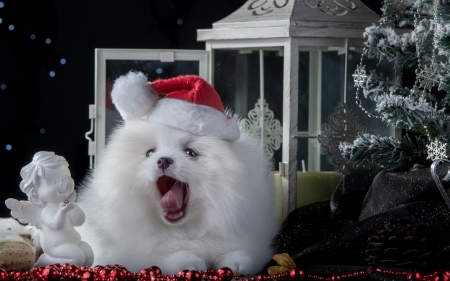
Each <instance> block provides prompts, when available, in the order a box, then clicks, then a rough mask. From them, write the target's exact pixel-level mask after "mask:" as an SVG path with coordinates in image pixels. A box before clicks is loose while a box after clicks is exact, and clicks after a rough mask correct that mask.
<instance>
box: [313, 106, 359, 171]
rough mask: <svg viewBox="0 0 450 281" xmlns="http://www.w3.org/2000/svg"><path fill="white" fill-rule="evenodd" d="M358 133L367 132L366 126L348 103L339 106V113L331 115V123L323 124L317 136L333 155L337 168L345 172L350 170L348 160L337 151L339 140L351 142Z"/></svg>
mask: <svg viewBox="0 0 450 281" xmlns="http://www.w3.org/2000/svg"><path fill="white" fill-rule="evenodd" d="M358 133H367V126H366V125H365V124H363V123H361V122H360V121H359V117H358V115H356V114H355V113H354V112H353V110H352V108H351V107H350V104H349V103H344V104H343V105H342V106H341V107H339V113H337V114H335V115H333V116H332V120H331V123H327V124H325V126H324V128H323V130H322V134H320V135H319V136H318V140H319V142H320V143H321V144H322V146H323V147H326V148H327V150H328V154H330V155H331V156H332V157H333V162H334V163H335V164H336V165H338V166H339V170H340V171H341V172H342V173H344V174H347V173H348V172H349V171H350V165H349V163H348V161H347V160H346V159H345V158H344V157H343V156H342V154H341V152H340V151H339V143H340V142H341V141H348V142H353V141H354V140H355V139H356V138H357V137H358Z"/></svg>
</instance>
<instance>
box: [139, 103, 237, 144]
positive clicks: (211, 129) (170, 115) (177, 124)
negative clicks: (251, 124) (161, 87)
mask: <svg viewBox="0 0 450 281" xmlns="http://www.w3.org/2000/svg"><path fill="white" fill-rule="evenodd" d="M148 121H149V122H158V123H162V124H164V125H167V126H170V127H173V128H177V129H180V130H183V131H188V132H191V133H193V134H196V135H201V136H212V137H218V138H220V139H224V140H237V139H239V137H240V131H239V126H238V119H237V117H235V116H233V117H229V118H228V117H227V116H226V115H225V114H223V113H222V112H220V111H218V110H217V109H214V108H212V107H210V106H205V105H201V104H194V103H190V102H186V101H182V100H178V99H170V98H163V99H160V100H159V101H158V103H157V104H156V107H155V109H153V111H152V112H151V113H150V115H149V116H148Z"/></svg>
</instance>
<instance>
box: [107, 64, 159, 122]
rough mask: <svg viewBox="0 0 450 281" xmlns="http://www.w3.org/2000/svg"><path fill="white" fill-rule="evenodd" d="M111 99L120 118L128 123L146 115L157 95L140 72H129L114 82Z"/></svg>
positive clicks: (153, 104) (154, 102)
mask: <svg viewBox="0 0 450 281" xmlns="http://www.w3.org/2000/svg"><path fill="white" fill-rule="evenodd" d="M111 98H112V101H113V103H114V105H115V106H116V108H117V110H119V113H120V115H121V116H122V118H123V119H124V120H125V121H130V120H132V119H136V118H140V117H144V116H146V115H148V114H149V112H150V111H151V110H152V109H153V107H154V106H155V105H156V102H157V101H158V94H157V93H156V92H155V91H154V90H153V89H152V87H150V82H148V81H147V77H146V76H145V75H144V74H143V73H142V72H134V71H130V72H128V74H126V75H123V76H121V77H119V78H118V79H117V80H116V81H115V82H114V86H113V89H112V91H111Z"/></svg>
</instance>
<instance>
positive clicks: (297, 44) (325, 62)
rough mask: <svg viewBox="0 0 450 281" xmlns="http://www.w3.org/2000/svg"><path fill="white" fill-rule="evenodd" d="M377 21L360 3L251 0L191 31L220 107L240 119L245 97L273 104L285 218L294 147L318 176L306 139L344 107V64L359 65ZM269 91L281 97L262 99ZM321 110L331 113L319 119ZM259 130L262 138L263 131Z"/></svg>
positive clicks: (291, 199)
mask: <svg viewBox="0 0 450 281" xmlns="http://www.w3.org/2000/svg"><path fill="white" fill-rule="evenodd" d="M379 19H380V17H379V16H378V15H376V14H375V13H374V12H372V11H371V10H369V9H368V8H367V7H366V6H365V5H364V4H363V3H362V2H361V1H360V0H249V1H247V2H246V3H245V4H244V5H243V6H242V7H241V8H239V9H238V10H237V11H235V12H234V13H232V14H231V15H229V16H228V17H226V18H224V19H222V20H220V21H218V22H216V23H214V24H213V28H212V29H202V30H198V31H197V40H199V41H205V43H206V50H207V51H209V52H210V55H211V58H210V60H211V64H210V67H211V68H210V71H209V75H210V77H209V79H208V80H209V81H211V82H212V84H214V86H215V87H216V89H217V90H218V92H219V93H220V94H223V95H224V96H225V97H224V96H222V98H223V99H224V100H225V101H224V103H225V105H227V106H229V107H231V108H232V109H233V110H234V111H235V112H236V111H237V113H240V114H242V113H243V111H245V108H246V110H247V111H248V110H249V108H252V107H253V104H254V102H253V104H251V102H249V101H250V100H251V99H249V98H248V96H249V95H252V96H253V97H254V96H255V94H254V92H255V91H257V90H258V89H259V97H257V99H256V98H255V97H254V99H253V100H257V103H260V106H259V108H260V109H261V110H264V108H265V107H264V100H265V99H268V96H271V100H272V102H268V106H269V109H270V107H271V106H272V105H273V104H274V103H276V102H277V101H279V104H280V110H278V112H279V116H275V118H278V119H280V118H282V152H281V161H280V162H281V163H280V173H281V174H282V176H283V178H282V190H283V191H282V193H283V195H282V198H283V199H282V200H283V203H282V204H283V206H282V209H283V211H282V213H283V214H282V216H283V218H285V217H286V216H287V214H289V212H291V211H292V210H294V209H295V207H296V188H297V185H296V181H297V170H298V168H297V162H298V160H297V158H298V151H297V147H298V142H299V140H300V141H301V142H303V143H305V144H302V145H301V148H302V149H304V150H305V151H307V154H308V160H307V165H308V170H309V171H320V170H321V167H320V158H321V153H320V149H321V148H320V145H319V144H318V143H317V139H314V138H311V136H317V135H318V134H320V130H321V127H322V124H323V123H326V122H327V120H323V119H326V116H329V115H330V114H331V113H333V112H336V111H337V108H338V107H339V106H340V105H342V102H343V101H347V92H348V89H347V81H351V78H352V77H351V74H352V72H350V71H352V70H351V69H348V67H349V66H348V62H350V61H352V59H353V61H352V63H353V64H354V65H355V66H356V64H357V63H359V60H358V59H357V56H358V52H359V57H360V54H361V52H362V49H363V46H364V44H363V43H364V39H363V32H364V29H365V27H367V26H370V25H371V24H372V23H376V22H378V21H379ZM249 55H251V56H249ZM276 57H278V59H277V58H276ZM258 58H259V59H258ZM270 58H272V59H270ZM267 62H269V64H270V65H269V66H268V65H267ZM280 62H281V63H280ZM392 72H393V71H392V70H391V73H388V75H391V74H392ZM273 83H275V84H279V89H280V91H279V92H276V90H275V91H273V92H271V93H269V92H268V85H271V84H273ZM349 87H353V84H352V83H351V85H350V83H349ZM272 88H274V89H276V87H272ZM325 88H327V89H325ZM272 90H273V89H272ZM227 91H228V92H229V93H226V92H227ZM333 91H334V92H335V94H334V95H333ZM224 92H225V93H224ZM227 95H228V96H230V95H232V96H233V95H234V97H231V98H230V99H229V100H227ZM242 96H247V98H242ZM305 97H306V98H305ZM308 97H309V98H308ZM326 102H328V103H332V106H331V107H329V108H328V109H327V111H329V112H322V111H323V110H324V105H323V104H324V103H326ZM247 103H248V104H247ZM273 106H275V107H276V106H277V105H276V104H275V105H273ZM333 106H334V107H333ZM266 107H267V106H266ZM242 108H243V109H242ZM325 113H326V114H325ZM299 114H300V115H299ZM324 114H325V115H324ZM264 115H265V113H264V111H263V112H262V113H261V116H262V117H261V118H264ZM275 115H276V114H275ZM299 116H300V117H301V118H299ZM243 117H246V116H243ZM259 124H260V126H261V127H262V128H261V130H262V133H261V135H264V134H265V133H264V130H265V128H263V127H264V124H265V123H264V122H260V123H259ZM266 125H267V124H266ZM369 128H370V126H369ZM301 137H306V138H303V139H301ZM262 139H263V137H262Z"/></svg>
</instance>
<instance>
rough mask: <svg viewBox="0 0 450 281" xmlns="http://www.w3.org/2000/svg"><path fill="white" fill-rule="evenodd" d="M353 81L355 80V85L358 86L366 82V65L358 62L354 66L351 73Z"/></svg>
mask: <svg viewBox="0 0 450 281" xmlns="http://www.w3.org/2000/svg"><path fill="white" fill-rule="evenodd" d="M352 76H353V81H355V87H356V88H360V87H362V86H363V84H364V82H366V79H367V74H366V66H365V65H362V64H358V65H357V66H356V70H355V72H354V73H353V74H352Z"/></svg>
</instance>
